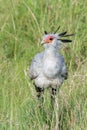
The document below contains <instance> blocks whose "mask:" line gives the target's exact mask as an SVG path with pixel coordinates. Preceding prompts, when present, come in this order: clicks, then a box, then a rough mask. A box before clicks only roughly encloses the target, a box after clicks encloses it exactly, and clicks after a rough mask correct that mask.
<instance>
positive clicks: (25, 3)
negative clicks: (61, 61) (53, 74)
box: [0, 0, 87, 130]
mask: <svg viewBox="0 0 87 130" xmlns="http://www.w3.org/2000/svg"><path fill="white" fill-rule="evenodd" d="M86 5H87V2H86V0H84V1H82V0H79V1H77V0H73V1H72V0H70V1H68V0H61V1H60V0H59V1H57V0H55V1H52V0H48V1H46V0H42V1H40V0H37V1H32V0H18V1H17V0H7V1H5V0H1V1H0V6H1V7H0V75H1V76H0V130H41V129H42V130H54V129H55V122H56V118H55V113H54V117H53V119H52V120H50V113H51V112H52V111H51V109H50V101H49V100H50V96H49V91H48V90H47V92H45V102H44V111H43V113H41V111H40V110H39V109H38V101H37V98H36V92H35V89H34V86H33V84H32V82H31V81H30V80H29V77H28V76H27V74H26V69H27V67H28V66H29V65H30V63H31V60H32V58H33V56H34V55H35V54H36V53H37V52H40V51H42V50H43V48H42V47H40V46H39V43H40V41H41V38H42V36H43V32H44V30H47V31H48V32H54V31H55V30H56V28H57V27H58V26H59V25H60V26H61V28H60V30H59V32H61V31H66V30H67V31H68V32H69V33H75V36H74V37H73V38H72V39H73V43H72V44H70V45H67V47H66V48H63V49H62V50H61V53H62V54H63V55H64V57H65V59H66V63H67V68H68V70H69V77H68V80H67V81H65V82H64V84H63V86H62V87H61V89H60V92H59V94H58V95H57V96H58V99H59V112H58V116H59V128H60V130H86V129H87V80H86V79H87V43H86V42H87V26H86V23H87V6H86ZM57 130H58V128H57Z"/></svg>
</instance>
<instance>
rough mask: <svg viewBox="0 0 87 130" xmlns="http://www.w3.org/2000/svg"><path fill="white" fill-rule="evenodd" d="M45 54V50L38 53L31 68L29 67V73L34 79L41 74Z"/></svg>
mask: <svg viewBox="0 0 87 130" xmlns="http://www.w3.org/2000/svg"><path fill="white" fill-rule="evenodd" d="M43 54H44V52H41V53H38V54H37V55H36V56H35V57H34V59H33V60H32V63H31V66H30V69H29V75H30V79H31V80H33V79H35V78H37V77H38V76H39V74H40V73H41V70H42V64H43V63H42V62H43Z"/></svg>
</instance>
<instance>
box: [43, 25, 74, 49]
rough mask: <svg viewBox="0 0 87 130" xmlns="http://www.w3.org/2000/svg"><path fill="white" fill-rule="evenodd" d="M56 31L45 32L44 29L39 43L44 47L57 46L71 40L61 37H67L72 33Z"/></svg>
mask: <svg viewBox="0 0 87 130" xmlns="http://www.w3.org/2000/svg"><path fill="white" fill-rule="evenodd" d="M58 29H59V27H58ZM58 29H57V30H58ZM57 30H56V31H57ZM56 31H55V33H47V31H44V36H43V38H42V41H41V45H44V46H45V48H46V47H59V46H60V45H61V43H69V42H72V40H69V39H63V38H64V37H68V36H73V34H67V32H66V31H65V32H62V33H59V34H57V33H56Z"/></svg>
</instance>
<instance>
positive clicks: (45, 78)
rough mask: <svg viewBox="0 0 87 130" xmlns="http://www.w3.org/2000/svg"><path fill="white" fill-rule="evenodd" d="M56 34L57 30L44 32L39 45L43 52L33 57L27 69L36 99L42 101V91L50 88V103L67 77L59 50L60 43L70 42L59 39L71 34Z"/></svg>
mask: <svg viewBox="0 0 87 130" xmlns="http://www.w3.org/2000/svg"><path fill="white" fill-rule="evenodd" d="M58 29H59V28H58ZM56 32H57V30H56V31H55V33H47V32H46V31H44V33H45V34H44V36H43V38H42V41H41V45H43V46H44V48H45V50H44V51H42V52H40V53H38V54H36V55H35V57H34V59H33V60H32V63H31V66H30V69H29V75H30V79H31V80H33V83H34V86H35V89H36V91H37V97H38V98H39V99H40V100H41V101H43V92H44V89H45V88H48V87H51V88H52V93H51V101H52V102H54V101H55V95H56V90H57V88H58V89H59V88H60V86H61V85H62V83H63V82H64V80H66V79H67V76H68V72H67V69H66V65H65V61H64V58H63V56H62V55H61V54H60V52H59V49H60V45H61V43H68V42H72V40H68V39H61V38H62V37H68V36H72V35H73V34H69V35H68V34H67V32H62V33H59V34H57V33H56Z"/></svg>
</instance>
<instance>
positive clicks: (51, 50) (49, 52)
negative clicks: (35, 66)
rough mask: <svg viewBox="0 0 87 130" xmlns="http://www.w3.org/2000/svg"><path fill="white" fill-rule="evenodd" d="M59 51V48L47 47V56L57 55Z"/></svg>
mask: <svg viewBox="0 0 87 130" xmlns="http://www.w3.org/2000/svg"><path fill="white" fill-rule="evenodd" d="M58 53H59V50H58V48H55V47H49V48H45V56H46V57H48V56H55V55H56V54H58Z"/></svg>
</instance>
